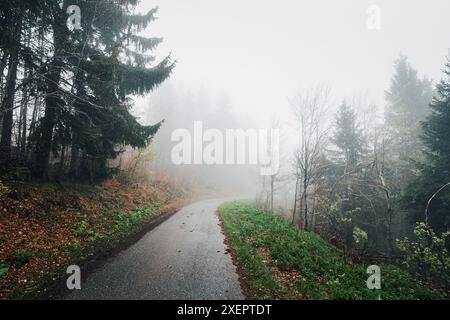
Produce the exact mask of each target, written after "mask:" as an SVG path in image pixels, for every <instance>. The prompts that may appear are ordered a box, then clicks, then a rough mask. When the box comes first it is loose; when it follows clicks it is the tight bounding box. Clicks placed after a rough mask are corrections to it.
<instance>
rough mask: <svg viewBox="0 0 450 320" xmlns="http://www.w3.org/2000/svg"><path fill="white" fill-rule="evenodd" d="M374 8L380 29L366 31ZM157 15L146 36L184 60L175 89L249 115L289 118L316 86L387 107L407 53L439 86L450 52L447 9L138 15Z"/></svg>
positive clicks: (251, 3) (173, 9)
mask: <svg viewBox="0 0 450 320" xmlns="http://www.w3.org/2000/svg"><path fill="white" fill-rule="evenodd" d="M370 5H378V6H379V8H380V9H381V29H380V30H369V29H368V28H367V26H366V21H367V18H368V15H367V13H366V10H367V8H368V7H369V6H370ZM154 6H159V9H160V10H159V13H158V17H159V19H158V20H157V21H156V22H154V23H153V24H152V25H151V26H150V27H149V29H148V34H149V35H152V36H162V37H164V43H163V44H162V45H161V46H160V47H159V48H158V50H157V53H158V56H159V57H161V56H164V55H165V54H167V53H168V52H172V55H173V57H174V58H175V59H176V60H177V61H178V64H177V67H176V70H175V72H174V75H173V77H172V80H171V81H173V82H175V83H176V84H177V85H180V86H182V87H183V88H185V89H187V90H192V91H193V92H195V91H198V90H199V88H201V87H203V88H204V89H206V90H208V91H209V92H211V94H212V95H214V94H218V93H221V92H226V93H227V94H228V95H229V97H230V99H231V101H232V102H233V105H234V107H235V109H236V110H237V111H238V112H242V113H243V114H249V113H254V112H255V111H256V110H258V114H267V115H269V114H276V113H281V112H285V111H287V110H288V109H289V108H288V98H289V97H292V96H293V95H294V94H295V92H296V91H299V90H300V91H301V90H304V89H305V88H308V87H311V85H314V84H317V83H325V84H329V85H330V86H331V87H332V89H333V93H334V96H336V98H337V99H342V98H344V97H348V98H349V99H350V98H351V97H352V96H353V95H354V94H356V93H358V92H363V91H366V90H367V91H368V92H369V97H370V98H369V100H370V102H372V103H377V104H378V105H380V106H382V105H383V103H384V99H383V97H384V90H386V89H387V88H388V85H389V80H390V77H391V75H392V71H393V61H394V60H395V59H396V58H397V57H398V56H399V54H400V53H403V54H405V55H406V56H408V57H409V59H410V62H411V63H412V65H413V66H414V67H415V68H417V69H418V71H419V73H420V75H427V76H428V77H430V78H433V79H434V80H439V79H440V78H441V70H442V68H443V65H444V62H445V57H446V56H447V55H448V52H449V51H448V50H449V48H450V19H449V17H448V15H449V13H450V1H449V0H433V1H425V0H415V1H411V0H394V1H393V0H385V1H365V0H314V1H313V0H307V1H306V0H277V1H269V0H145V1H143V3H142V4H141V5H140V7H139V10H140V11H141V10H142V11H146V10H148V9H150V8H152V7H154ZM139 103H142V102H139Z"/></svg>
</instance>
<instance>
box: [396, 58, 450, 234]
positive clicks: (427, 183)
mask: <svg viewBox="0 0 450 320" xmlns="http://www.w3.org/2000/svg"><path fill="white" fill-rule="evenodd" d="M444 73H445V78H444V79H443V80H442V81H441V82H440V83H439V84H438V85H437V86H436V95H435V96H434V98H433V100H432V103H431V104H430V108H431V114H430V115H429V116H428V118H427V119H426V121H424V122H423V123H422V127H423V135H422V141H423V143H424V144H425V147H426V149H425V155H426V159H427V160H428V163H426V164H418V167H419V168H418V169H419V171H418V177H417V179H416V180H415V181H414V182H413V183H412V184H411V185H410V186H409V189H408V193H407V195H406V197H405V200H406V203H407V205H408V207H409V208H410V209H411V210H412V212H413V213H414V215H413V218H414V220H416V221H424V220H425V221H426V222H428V223H429V225H430V226H431V227H432V228H433V229H434V230H435V231H437V232H443V231H446V230H448V229H449V227H450V214H449V212H450V187H448V188H447V187H445V186H446V185H447V184H448V183H450V125H449V124H450V57H449V60H448V62H447V64H446V67H445V70H444ZM429 201H430V202H429ZM427 205H428V207H427ZM425 208H427V210H426V211H425Z"/></svg>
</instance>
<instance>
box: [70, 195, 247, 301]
mask: <svg viewBox="0 0 450 320" xmlns="http://www.w3.org/2000/svg"><path fill="white" fill-rule="evenodd" d="M221 202H222V201H221V200H207V201H202V202H198V203H195V204H192V205H189V206H187V207H185V208H183V209H182V210H180V211H179V212H178V213H176V214H175V215H174V216H172V217H170V218H169V219H168V220H167V221H165V222H164V223H162V224H161V225H159V226H158V227H156V228H155V229H153V230H151V231H150V232H148V233H147V234H146V235H145V236H144V237H143V238H142V239H141V240H139V241H138V242H137V243H135V244H134V245H133V246H131V247H129V248H128V249H126V250H124V251H122V252H121V253H119V254H118V255H116V256H115V257H114V258H112V259H111V260H110V261H109V262H107V263H106V264H105V265H103V266H102V267H101V268H100V269H98V270H96V271H95V272H93V273H91V274H90V275H89V276H88V277H87V279H83V276H82V287H81V290H76V291H73V292H72V293H71V294H69V295H68V297H67V299H71V300H73V299H86V300H91V299H101V300H103V299H113V300H116V299H125V300H127V299H138V300H141V299H154V300H168V299H173V300H177V299H183V300H204V299H211V300H227V299H243V298H244V296H243V294H242V291H241V288H240V285H239V280H238V276H237V274H236V269H235V267H234V265H233V263H232V260H231V256H230V254H227V247H226V245H225V244H224V236H223V234H222V232H221V228H220V226H219V219H218V217H217V214H216V210H217V208H218V206H219V205H220V204H221ZM82 272H83V271H82Z"/></svg>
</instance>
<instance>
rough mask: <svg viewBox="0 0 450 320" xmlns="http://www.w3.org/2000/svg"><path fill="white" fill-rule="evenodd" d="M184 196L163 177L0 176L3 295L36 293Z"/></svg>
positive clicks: (179, 204) (165, 212)
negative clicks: (67, 181) (58, 180)
mask: <svg viewBox="0 0 450 320" xmlns="http://www.w3.org/2000/svg"><path fill="white" fill-rule="evenodd" d="M187 202H189V197H188V194H187V192H186V191H184V190H180V189H179V188H177V187H176V186H175V185H174V184H173V183H171V182H170V181H168V180H166V179H162V178H160V179H157V180H155V181H152V183H148V184H131V183H121V182H119V180H118V179H112V180H109V181H106V182H104V183H102V184H100V185H97V186H87V185H74V184H71V185H57V184H33V183H20V182H14V183H4V182H0V299H23V298H35V297H39V296H42V295H45V291H46V290H47V288H48V287H49V286H50V285H51V284H52V283H54V282H57V281H60V279H59V278H61V277H62V276H64V275H65V272H66V268H67V267H68V266H69V265H73V264H82V263H83V262H86V261H88V260H89V259H91V258H92V257H94V256H95V255H97V254H99V253H102V252H106V251H108V250H111V249H113V248H115V247H117V246H118V245H119V244H120V243H121V242H123V241H124V239H126V238H129V237H130V236H132V235H133V234H136V233H139V232H140V231H142V230H143V229H144V228H145V226H146V225H148V223H150V222H151V221H153V220H154V219H157V218H159V217H161V216H163V215H169V214H170V213H173V212H174V211H176V209H177V208H179V207H182V206H183V205H184V204H186V203H187Z"/></svg>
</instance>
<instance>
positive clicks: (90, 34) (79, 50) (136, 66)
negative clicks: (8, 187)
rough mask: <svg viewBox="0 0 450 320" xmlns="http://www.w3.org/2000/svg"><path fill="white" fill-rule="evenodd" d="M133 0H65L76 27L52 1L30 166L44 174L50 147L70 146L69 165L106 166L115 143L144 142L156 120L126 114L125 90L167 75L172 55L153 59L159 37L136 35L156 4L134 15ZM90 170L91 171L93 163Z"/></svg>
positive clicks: (144, 89) (136, 90)
mask: <svg viewBox="0 0 450 320" xmlns="http://www.w3.org/2000/svg"><path fill="white" fill-rule="evenodd" d="M137 2H138V1H132V0H130V1H120V2H117V1H101V2H98V1H97V2H92V1H85V0H82V1H70V5H78V6H79V7H80V9H81V11H82V20H81V21H82V25H81V26H82V28H81V30H74V31H72V32H71V31H69V30H68V29H67V27H66V18H67V15H66V10H67V6H68V5H69V3H68V1H64V3H63V5H62V7H61V8H60V7H57V6H55V5H53V7H52V10H53V12H54V15H53V19H52V23H51V26H52V31H53V43H54V50H53V58H52V60H51V63H50V64H49V67H48V76H47V83H46V90H45V93H46V101H45V102H46V103H45V104H46V108H45V115H44V117H43V119H42V121H41V124H40V127H39V130H38V131H37V135H38V136H37V137H36V139H37V141H38V144H37V152H36V154H37V159H36V163H35V173H36V175H37V176H38V177H44V178H46V177H48V163H49V159H50V155H51V153H53V155H55V156H58V157H60V158H61V162H62V161H63V160H64V159H63V158H64V156H63V155H65V150H66V149H68V148H69V147H70V149H71V157H72V159H71V166H72V168H71V169H72V170H71V171H72V172H79V171H80V170H79V169H80V166H81V165H83V159H84V162H85V164H86V162H88V163H87V167H89V168H92V165H93V163H92V162H95V164H94V166H95V167H98V169H99V170H98V171H102V170H103V171H104V170H106V160H107V159H108V158H112V157H115V156H116V155H117V152H116V147H117V145H118V144H123V145H131V146H132V147H143V146H145V145H146V144H147V143H148V142H149V139H150V138H151V136H153V135H154V134H155V132H156V131H157V130H158V128H159V125H160V124H156V125H154V126H142V125H140V124H139V123H138V122H137V120H136V119H135V118H134V117H132V116H131V114H130V108H131V106H132V105H131V104H130V96H131V95H143V94H146V93H148V92H150V91H151V90H153V89H154V88H155V87H156V86H158V85H159V84H160V83H162V82H163V81H164V80H165V79H167V77H168V76H169V75H170V73H171V71H172V69H173V67H174V64H173V63H172V62H171V60H170V57H166V58H165V59H163V60H162V61H161V62H160V63H158V64H156V65H154V66H153V65H152V62H153V61H154V58H153V56H151V54H150V53H151V51H152V50H153V49H154V48H155V47H156V46H157V45H158V44H159V43H160V42H161V39H160V38H146V37H142V36H138V34H139V32H140V31H142V30H144V29H145V28H146V27H147V26H148V25H149V24H150V23H151V22H152V21H153V20H154V19H155V14H156V11H157V10H156V9H153V10H151V11H150V12H148V13H147V14H145V15H135V14H132V13H131V9H132V8H133V7H134V6H135V5H136V4H137ZM89 171H90V173H89V174H90V178H91V179H92V170H91V169H89Z"/></svg>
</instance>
